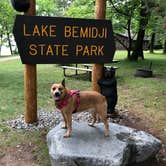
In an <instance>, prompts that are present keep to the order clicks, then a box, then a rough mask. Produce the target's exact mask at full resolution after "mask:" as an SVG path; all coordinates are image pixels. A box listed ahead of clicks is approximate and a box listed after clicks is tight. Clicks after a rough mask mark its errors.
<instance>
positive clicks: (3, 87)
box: [0, 51, 166, 166]
mask: <svg viewBox="0 0 166 166" xmlns="http://www.w3.org/2000/svg"><path fill="white" fill-rule="evenodd" d="M115 59H119V60H120V63H118V64H113V65H115V66H116V65H117V66H119V67H120V68H119V69H118V70H117V80H118V96H119V99H118V105H117V108H120V109H123V110H124V109H128V110H129V111H131V112H134V113H137V114H138V115H141V116H142V117H147V118H148V121H147V122H146V123H148V125H149V126H150V127H153V128H155V129H157V130H158V131H161V132H160V137H161V138H162V139H163V140H165V142H166V132H165V130H164V127H165V126H166V102H165V101H166V55H163V54H162V53H160V52H157V53H155V54H149V53H148V52H145V60H143V61H142V60H139V61H138V62H129V61H128V60H126V52H125V51H118V52H116V55H115ZM151 61H152V63H153V65H152V69H153V72H154V75H155V76H156V77H153V78H139V77H134V73H135V71H136V69H137V68H147V67H148V66H149V64H150V62H151ZM23 72H24V66H23V65H22V64H21V62H20V61H19V60H12V61H7V62H0V122H1V123H0V140H1V141H0V149H1V150H0V153H2V152H4V151H5V150H6V149H7V148H8V147H14V146H16V145H17V144H28V143H29V142H31V143H32V144H33V146H34V151H33V155H34V156H35V159H36V162H37V163H38V164H39V165H41V166H42V165H43V166H46V165H50V163H49V157H48V150H47V146H46V142H45V135H46V133H47V132H48V130H47V129H46V130H41V131H34V132H25V131H18V130H13V129H9V128H8V127H7V126H6V125H5V124H4V123H3V122H4V121H6V120H8V119H13V118H15V117H16V116H17V115H19V114H23V112H24V86H23V77H24V76H23ZM71 73H72V71H71ZM37 77H38V78H37V80H38V83H37V84H38V109H41V108H44V109H46V110H53V109H54V103H53V102H52V99H51V98H50V94H49V89H50V86H51V84H52V83H53V82H60V81H61V80H62V79H63V71H62V69H60V68H59V66H58V65H38V66H37ZM66 84H67V86H69V87H71V88H73V89H80V90H84V89H91V83H90V82H89V81H88V77H86V78H85V77H82V79H79V77H78V78H77V79H75V78H74V77H71V78H69V77H68V78H66Z"/></svg>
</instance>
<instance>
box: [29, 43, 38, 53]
mask: <svg viewBox="0 0 166 166" xmlns="http://www.w3.org/2000/svg"><path fill="white" fill-rule="evenodd" d="M29 54H30V55H33V56H35V55H37V46H36V44H30V45H29Z"/></svg>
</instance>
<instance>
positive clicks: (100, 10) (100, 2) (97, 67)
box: [92, 0, 106, 92]
mask: <svg viewBox="0 0 166 166" xmlns="http://www.w3.org/2000/svg"><path fill="white" fill-rule="evenodd" d="M105 15H106V0H96V4H95V19H101V20H104V19H105ZM102 71H103V65H102V64H93V67H92V90H94V91H97V92H100V87H99V85H98V83H97V82H98V80H99V79H101V77H102V74H103V73H102Z"/></svg>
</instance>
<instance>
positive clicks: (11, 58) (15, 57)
mask: <svg viewBox="0 0 166 166" xmlns="http://www.w3.org/2000/svg"><path fill="white" fill-rule="evenodd" d="M19 58H20V57H19V56H14V57H7V58H0V62H4V61H10V60H14V59H19Z"/></svg>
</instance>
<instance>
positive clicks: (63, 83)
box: [61, 78, 65, 87]
mask: <svg viewBox="0 0 166 166" xmlns="http://www.w3.org/2000/svg"><path fill="white" fill-rule="evenodd" d="M61 84H62V85H63V86H64V87H65V78H64V79H63V80H62V82H61Z"/></svg>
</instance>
